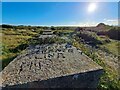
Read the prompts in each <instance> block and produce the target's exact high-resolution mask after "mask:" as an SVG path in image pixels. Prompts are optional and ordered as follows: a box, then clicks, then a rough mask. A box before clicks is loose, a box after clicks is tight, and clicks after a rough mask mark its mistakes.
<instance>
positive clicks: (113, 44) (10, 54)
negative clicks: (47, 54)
mask: <svg viewBox="0 0 120 90" xmlns="http://www.w3.org/2000/svg"><path fill="white" fill-rule="evenodd" d="M3 27H4V28H3V30H2V31H1V32H0V33H2V34H3V36H2V43H1V44H0V45H1V47H0V48H2V55H1V56H0V59H1V60H2V62H3V64H2V65H3V68H4V67H5V66H6V65H8V64H9V62H11V61H12V60H13V59H14V58H15V57H16V56H17V55H18V54H20V53H21V51H23V50H24V49H25V48H26V47H27V46H28V45H29V44H33V45H36V44H52V43H65V42H71V43H73V45H74V46H75V47H77V48H80V49H81V50H82V51H83V52H84V53H85V54H86V55H88V56H89V57H90V58H92V60H93V61H95V62H96V63H97V64H99V65H100V66H102V67H103V69H104V74H103V75H102V77H101V80H100V83H99V86H98V88H99V89H108V90H112V89H115V90H119V89H120V81H119V74H118V71H117V70H115V69H114V68H113V67H111V66H110V65H109V64H107V63H106V62H105V61H106V60H105V58H103V57H102V55H101V54H100V52H99V50H100V51H101V53H104V52H106V53H107V54H109V55H110V54H112V55H114V56H118V55H119V54H118V46H119V44H120V41H119V40H120V39H119V37H118V36H116V34H118V33H119V32H120V28H113V27H110V26H105V27H106V28H107V30H105V31H104V30H102V31H97V32H96V31H89V30H88V31H87V30H86V31H85V30H84V29H82V28H79V30H80V31H78V32H74V30H75V27H53V26H52V27H51V29H52V30H53V33H54V34H55V35H56V36H57V37H54V38H45V39H44V40H42V39H39V38H38V37H39V35H40V34H42V32H43V30H44V29H48V28H49V27H39V26H34V27H32V26H10V25H3ZM108 29H109V30H108ZM61 37H63V38H61ZM64 37H66V38H67V39H66V38H65V39H64ZM89 46H92V47H91V48H90V47H89ZM94 48H95V49H94Z"/></svg>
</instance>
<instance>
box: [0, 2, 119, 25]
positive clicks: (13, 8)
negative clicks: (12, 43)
mask: <svg viewBox="0 0 120 90" xmlns="http://www.w3.org/2000/svg"><path fill="white" fill-rule="evenodd" d="M2 16H3V17H2V24H8V25H25V26H27V25H30V26H80V27H92V26H96V25H98V24H99V23H105V24H106V25H112V26H118V2H95V3H91V2H72V3H71V2H34V3H33V2H2Z"/></svg>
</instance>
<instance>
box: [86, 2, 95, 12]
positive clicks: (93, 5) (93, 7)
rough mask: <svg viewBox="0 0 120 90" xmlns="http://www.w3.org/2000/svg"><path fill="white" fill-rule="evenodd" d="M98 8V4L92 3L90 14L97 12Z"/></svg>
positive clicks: (89, 7)
mask: <svg viewBox="0 0 120 90" xmlns="http://www.w3.org/2000/svg"><path fill="white" fill-rule="evenodd" d="M96 8H97V5H96V3H90V4H89V6H88V12H89V13H93V12H94V11H95V10H96Z"/></svg>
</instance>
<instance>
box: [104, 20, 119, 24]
mask: <svg viewBox="0 0 120 90" xmlns="http://www.w3.org/2000/svg"><path fill="white" fill-rule="evenodd" d="M103 22H104V23H105V24H108V25H118V19H104V21H103Z"/></svg>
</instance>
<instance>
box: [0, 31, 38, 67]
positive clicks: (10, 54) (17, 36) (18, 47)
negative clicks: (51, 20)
mask: <svg viewBox="0 0 120 90" xmlns="http://www.w3.org/2000/svg"><path fill="white" fill-rule="evenodd" d="M1 33H2V42H1V43H0V45H1V46H2V47H1V48H2V55H0V60H2V68H4V67H6V66H7V65H8V64H9V63H10V62H11V61H12V60H13V59H14V58H15V57H16V56H17V55H18V54H19V53H20V52H21V51H22V50H23V49H25V47H26V46H25V45H26V44H27V43H28V40H29V39H31V38H32V37H33V36H35V35H37V34H39V33H36V32H32V31H31V30H11V29H7V30H2V31H1ZM24 46H25V47H24Z"/></svg>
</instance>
